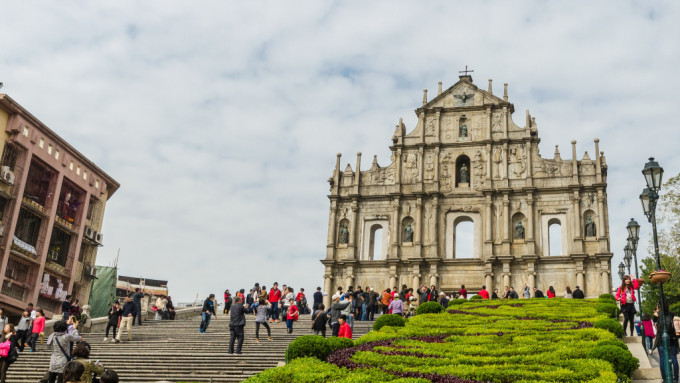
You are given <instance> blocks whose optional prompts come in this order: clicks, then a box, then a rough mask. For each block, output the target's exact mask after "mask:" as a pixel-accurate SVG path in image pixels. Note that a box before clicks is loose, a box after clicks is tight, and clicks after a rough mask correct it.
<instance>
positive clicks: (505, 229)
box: [502, 194, 510, 242]
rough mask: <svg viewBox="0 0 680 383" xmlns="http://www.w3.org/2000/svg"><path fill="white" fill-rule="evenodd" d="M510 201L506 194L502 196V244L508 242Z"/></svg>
mask: <svg viewBox="0 0 680 383" xmlns="http://www.w3.org/2000/svg"><path fill="white" fill-rule="evenodd" d="M509 223H510V201H509V199H508V195H507V194H503V222H502V224H503V242H510V228H509V227H508V226H509Z"/></svg>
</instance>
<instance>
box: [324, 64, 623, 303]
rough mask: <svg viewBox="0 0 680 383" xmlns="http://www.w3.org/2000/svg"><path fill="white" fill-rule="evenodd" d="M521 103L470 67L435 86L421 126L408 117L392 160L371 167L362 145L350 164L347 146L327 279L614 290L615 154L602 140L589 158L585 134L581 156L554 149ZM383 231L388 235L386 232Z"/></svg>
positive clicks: (383, 284)
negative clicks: (479, 79) (609, 160)
mask: <svg viewBox="0 0 680 383" xmlns="http://www.w3.org/2000/svg"><path fill="white" fill-rule="evenodd" d="M514 111H515V110H514V105H513V104H511V103H510V102H508V96H507V84H505V89H504V96H503V98H500V97H497V96H495V95H494V94H493V92H492V88H491V80H489V88H488V90H483V89H479V88H478V87H477V86H475V85H474V84H473V82H472V78H471V77H470V76H460V81H458V82H457V83H456V84H455V85H453V86H452V87H450V88H449V89H447V90H445V91H442V88H441V83H440V84H439V94H438V95H437V97H435V98H434V99H432V100H430V101H428V100H427V91H425V93H424V96H423V105H422V106H421V107H420V108H418V109H417V110H416V115H417V116H418V124H417V126H416V127H415V129H413V131H411V132H410V133H408V134H407V133H406V127H405V125H404V124H403V122H402V121H401V120H400V122H399V124H398V125H397V126H396V130H395V132H394V135H393V136H392V142H393V145H392V146H390V149H391V151H392V155H391V163H390V165H388V166H386V167H381V166H380V165H378V162H377V159H376V158H375V157H374V159H373V164H372V166H371V168H370V169H368V170H365V171H361V170H360V166H361V153H358V154H357V160H356V167H355V170H352V168H351V166H350V165H349V164H348V165H347V166H346V167H345V168H344V170H343V169H341V167H340V161H341V155H340V154H338V156H337V162H336V167H335V170H334V172H333V175H332V177H331V178H330V179H329V183H330V192H331V194H330V195H329V199H330V214H329V216H330V217H329V223H328V240H327V247H326V258H325V259H324V260H322V261H321V262H322V263H323V264H324V266H325V274H324V279H325V283H324V290H325V291H327V292H332V291H335V290H336V288H337V287H338V286H343V287H345V288H346V287H347V286H350V285H352V286H357V285H361V286H367V285H368V286H370V287H373V288H376V289H378V290H382V289H384V288H388V287H389V288H393V287H395V286H401V285H402V284H406V285H409V286H410V287H414V288H415V287H418V286H419V285H421V284H427V285H432V284H434V285H437V286H438V287H439V288H440V289H442V290H444V291H451V290H458V288H459V287H460V285H461V284H465V285H466V288H467V289H468V290H470V291H477V290H479V289H481V287H482V285H486V286H487V289H494V288H498V289H499V290H501V291H502V288H503V286H506V285H510V286H514V287H515V288H516V289H518V290H520V289H521V287H522V286H524V284H525V283H527V284H528V285H529V286H530V287H532V288H533V287H534V286H536V287H538V288H540V289H542V290H546V289H547V288H548V287H549V286H553V287H554V288H555V290H556V291H557V292H558V294H560V295H561V294H563V292H564V290H565V288H566V287H567V286H570V287H571V288H572V289H573V288H574V286H576V285H578V286H580V287H581V289H583V290H584V292H585V294H586V296H590V297H593V296H597V295H598V294H601V293H605V292H609V291H610V288H611V276H610V260H611V257H612V254H611V253H610V249H609V220H608V210H607V209H608V208H607V194H606V189H607V182H606V179H607V165H606V162H605V157H604V153H603V152H600V151H599V147H598V145H599V140H598V139H595V140H594V141H595V155H594V159H591V158H590V156H589V155H588V152H585V154H584V155H583V157H582V158H581V160H578V159H577V158H576V141H572V159H562V158H561V156H560V152H559V150H558V148H557V147H555V154H554V156H553V158H543V157H541V155H540V153H539V146H538V144H539V142H540V139H539V137H538V128H537V125H536V121H535V118H534V117H531V115H530V114H529V111H527V112H526V122H525V126H524V127H520V126H518V125H516V124H515V123H514V122H513V120H512V118H511V116H512V114H513V113H514ZM598 153H599V154H598ZM464 222H471V223H472V226H473V229H472V230H471V232H472V238H457V236H456V232H457V230H458V227H459V224H461V223H464ZM468 225H469V224H468ZM379 230H382V233H383V235H382V241H381V242H382V243H375V241H376V232H377V231H379ZM460 237H463V236H462V235H461V236H460ZM551 237H552V238H551ZM457 240H459V241H468V243H470V242H471V246H469V247H470V248H472V250H471V251H469V252H468V253H469V254H457V250H456V249H457V248H460V246H456V241H457ZM550 241H553V243H552V246H550ZM555 241H559V242H558V243H556V242H555ZM551 248H552V249H553V251H552V253H551Z"/></svg>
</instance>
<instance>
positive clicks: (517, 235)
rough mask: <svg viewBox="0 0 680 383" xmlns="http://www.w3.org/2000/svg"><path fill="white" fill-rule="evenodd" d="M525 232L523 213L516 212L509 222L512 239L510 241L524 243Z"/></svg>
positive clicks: (525, 223)
mask: <svg viewBox="0 0 680 383" xmlns="http://www.w3.org/2000/svg"><path fill="white" fill-rule="evenodd" d="M519 224H521V225H519ZM518 226H520V227H518ZM527 230H528V229H527V219H526V217H525V216H524V213H521V212H517V213H515V214H513V215H512V220H511V221H510V237H511V238H512V241H513V242H520V243H522V242H524V241H525V240H526V238H527V234H528V233H527Z"/></svg>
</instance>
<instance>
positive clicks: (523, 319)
mask: <svg viewBox="0 0 680 383" xmlns="http://www.w3.org/2000/svg"><path fill="white" fill-rule="evenodd" d="M598 304H600V305H601V304H602V302H601V301H599V302H598V300H576V299H528V300H513V301H505V302H501V301H498V300H493V301H490V300H487V301H470V302H466V303H464V304H462V305H455V306H451V307H449V309H448V310H446V311H444V312H442V313H440V314H421V315H417V316H415V317H413V318H411V319H409V320H408V321H407V322H406V325H405V326H404V327H391V326H385V327H383V328H381V329H380V330H379V331H372V332H370V333H369V334H366V335H365V336H363V337H361V338H360V339H358V340H356V341H355V345H354V347H351V348H344V349H339V350H335V351H333V352H332V353H331V354H330V355H329V356H328V358H327V362H322V361H320V360H318V359H312V358H302V359H295V360H293V361H292V362H291V363H290V364H288V365H287V366H285V367H279V368H276V369H271V370H267V371H265V372H263V373H261V374H259V375H257V376H255V377H253V378H250V379H249V380H248V382H250V383H253V382H322V381H324V382H360V381H398V382H427V381H434V382H454V383H461V382H471V383H472V382H508V383H509V382H591V383H596V382H597V383H600V382H602V383H604V382H612V383H614V382H617V379H621V381H626V380H627V378H626V377H625V376H623V375H619V376H618V377H617V374H616V373H615V372H614V371H615V370H614V368H613V365H612V364H611V363H610V362H608V361H606V360H601V359H594V358H588V357H587V356H588V354H589V353H590V352H591V351H592V350H594V349H595V348H596V347H598V349H601V348H602V347H605V348H606V347H609V348H612V347H613V348H614V351H617V352H619V353H620V351H618V350H621V349H625V346H623V344H622V343H621V342H620V341H619V340H617V338H616V336H615V335H613V334H612V333H611V332H609V331H607V330H603V329H599V328H593V323H594V322H596V321H598V320H601V319H605V318H607V317H608V315H607V314H606V313H600V312H598V311H597V310H596V306H597V305H598ZM603 341H608V343H611V344H612V345H610V346H603V345H599V346H598V343H599V342H603ZM615 353H616V352H615ZM625 353H627V355H624V356H625V357H628V356H629V355H630V353H629V352H628V351H627V349H625ZM631 360H632V359H631ZM634 361H636V360H633V362H634ZM631 363H632V362H631Z"/></svg>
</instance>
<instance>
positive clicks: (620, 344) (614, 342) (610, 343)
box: [596, 340, 628, 350]
mask: <svg viewBox="0 0 680 383" xmlns="http://www.w3.org/2000/svg"><path fill="white" fill-rule="evenodd" d="M600 346H616V347H619V348H621V349H622V350H628V346H626V344H625V343H623V342H621V341H620V340H603V341H601V342H598V343H597V345H596V347H600Z"/></svg>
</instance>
